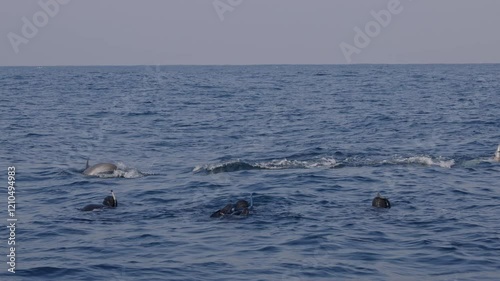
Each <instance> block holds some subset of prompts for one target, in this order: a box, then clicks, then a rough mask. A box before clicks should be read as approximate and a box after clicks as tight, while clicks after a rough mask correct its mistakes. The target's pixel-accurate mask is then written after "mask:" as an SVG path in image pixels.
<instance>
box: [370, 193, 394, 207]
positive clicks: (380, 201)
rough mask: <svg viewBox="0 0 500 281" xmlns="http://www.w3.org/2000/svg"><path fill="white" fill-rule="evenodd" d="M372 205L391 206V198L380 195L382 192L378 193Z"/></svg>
mask: <svg viewBox="0 0 500 281" xmlns="http://www.w3.org/2000/svg"><path fill="white" fill-rule="evenodd" d="M372 206H373V207H375V208H388V209H389V208H391V202H389V199H387V198H385V197H382V196H380V193H377V196H376V197H375V198H373V201H372Z"/></svg>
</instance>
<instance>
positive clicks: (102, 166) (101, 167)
mask: <svg viewBox="0 0 500 281" xmlns="http://www.w3.org/2000/svg"><path fill="white" fill-rule="evenodd" d="M116 169H118V167H116V165H114V164H110V163H99V164H95V165H93V166H90V167H89V160H87V165H86V167H85V171H83V174H84V175H86V176H98V175H100V174H112V173H113V172H114V171H116Z"/></svg>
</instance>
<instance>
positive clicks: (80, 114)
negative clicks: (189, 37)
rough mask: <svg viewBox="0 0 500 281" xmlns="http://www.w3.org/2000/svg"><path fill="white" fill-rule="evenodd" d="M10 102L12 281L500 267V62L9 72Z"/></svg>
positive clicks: (321, 275)
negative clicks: (247, 208)
mask: <svg viewBox="0 0 500 281" xmlns="http://www.w3.org/2000/svg"><path fill="white" fill-rule="evenodd" d="M0 105H1V108H0V121H1V122H0V128H1V134H0V171H1V172H0V179H1V181H2V186H4V188H3V189H2V190H3V191H2V192H1V193H0V202H3V203H2V204H3V206H2V207H0V210H2V211H1V212H0V219H1V221H2V223H1V225H0V226H1V228H2V231H1V235H0V236H1V237H2V238H1V240H2V241H0V252H1V256H2V257H3V258H2V259H1V260H2V266H1V267H0V280H30V281H31V280H72V281H76V280H107V281H113V280H118V281H121V280H144V281H151V280H217V281H220V280H233V281H235V280H253V281H257V280H287V281H292V280H293V281H295V280H499V278H500V185H499V183H500V163H498V162H494V161H493V154H494V152H495V150H496V148H497V146H498V145H499V144H500V65H498V64H497V65H495V64H492V65H346V66H339V65H310V66H308V65H266V66H134V67H125V66H123V67H2V68H0ZM87 159H89V161H90V164H91V165H92V164H97V163H101V162H110V163H115V164H116V165H117V166H118V170H117V171H116V172H115V173H114V174H112V175H107V176H101V177H89V176H84V175H83V174H82V171H83V170H84V169H85V163H86V161H87ZM10 166H14V167H15V169H16V176H15V178H16V183H15V188H16V193H15V197H16V212H15V215H16V218H17V219H18V221H17V222H16V231H15V239H16V240H15V241H16V244H15V247H16V252H15V253H16V256H15V257H16V268H15V273H10V272H8V271H7V269H8V268H9V265H8V264H7V257H6V255H8V254H9V247H10V246H8V245H7V242H8V237H9V235H10V234H9V233H10V232H9V229H8V228H7V227H6V226H7V225H8V223H7V219H8V218H9V216H8V213H7V197H8V194H7V181H8V179H7V168H8V167H10ZM110 190H113V191H114V193H115V194H116V197H117V200H118V202H119V204H118V207H117V208H114V209H102V210H99V211H90V212H84V211H81V208H82V207H84V206H85V205H87V204H92V203H93V204H99V203H101V202H102V200H103V199H104V197H105V196H108V195H109V194H110ZM378 192H380V194H381V195H382V196H385V197H387V198H389V200H390V202H391V204H392V208H390V209H375V208H373V207H371V201H372V199H373V198H374V197H375V196H376V195H377V193H378ZM250 198H252V199H253V208H252V211H251V214H250V216H248V217H225V218H222V219H214V218H210V214H212V213H213V212H214V211H216V210H218V209H220V208H222V207H223V206H224V205H226V204H227V203H230V202H233V203H234V202H235V201H236V200H238V199H246V200H250Z"/></svg>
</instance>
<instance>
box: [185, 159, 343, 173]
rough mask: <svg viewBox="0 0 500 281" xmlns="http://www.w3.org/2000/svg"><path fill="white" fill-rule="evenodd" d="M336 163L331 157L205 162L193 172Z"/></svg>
mask: <svg viewBox="0 0 500 281" xmlns="http://www.w3.org/2000/svg"><path fill="white" fill-rule="evenodd" d="M337 165H338V163H337V161H336V160H335V159H333V158H326V157H323V158H320V159H314V160H288V159H286V158H285V159H274V160H270V161H264V162H257V163H253V164H252V163H248V162H245V161H241V160H236V161H229V162H225V163H218V164H207V165H200V166H196V167H195V168H194V169H193V173H200V172H205V173H210V174H216V173H223V172H235V171H244V170H284V169H310V168H322V167H327V168H332V167H335V166H337Z"/></svg>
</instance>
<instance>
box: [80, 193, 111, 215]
mask: <svg viewBox="0 0 500 281" xmlns="http://www.w3.org/2000/svg"><path fill="white" fill-rule="evenodd" d="M116 207H118V200H116V196H115V193H114V192H113V190H111V196H106V197H105V198H104V200H103V201H102V204H90V205H87V206H85V207H83V208H82V211H94V210H100V209H104V208H116Z"/></svg>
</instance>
